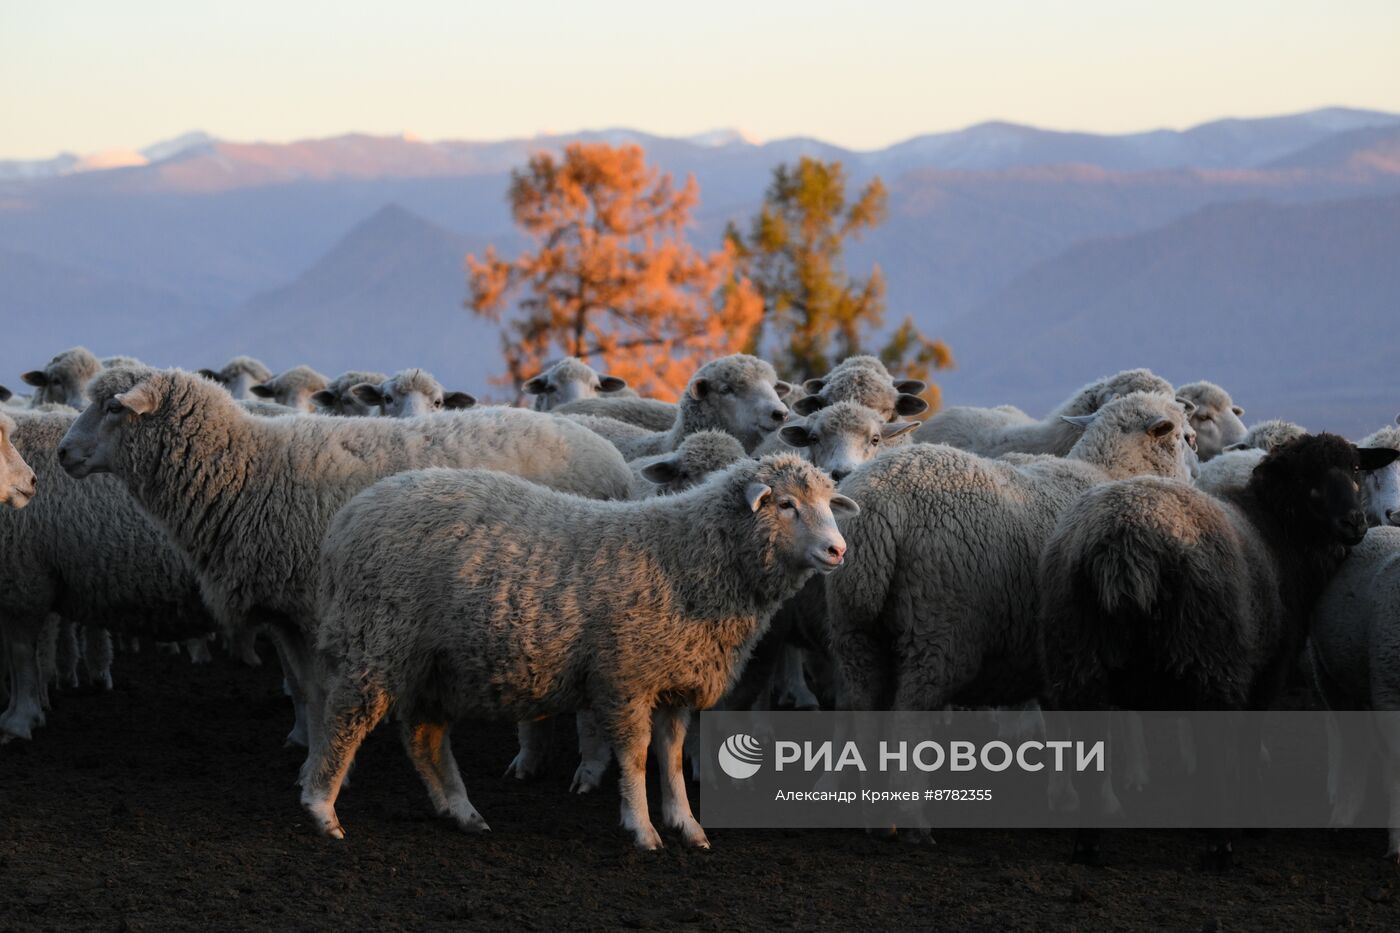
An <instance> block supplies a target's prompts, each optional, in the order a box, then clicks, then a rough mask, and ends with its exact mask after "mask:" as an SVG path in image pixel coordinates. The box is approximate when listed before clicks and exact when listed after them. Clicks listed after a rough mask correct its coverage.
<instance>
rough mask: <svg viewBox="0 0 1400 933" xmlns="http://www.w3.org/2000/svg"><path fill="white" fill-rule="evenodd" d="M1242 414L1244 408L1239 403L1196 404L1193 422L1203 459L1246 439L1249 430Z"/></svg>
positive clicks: (1207, 458)
mask: <svg viewBox="0 0 1400 933" xmlns="http://www.w3.org/2000/svg"><path fill="white" fill-rule="evenodd" d="M1242 414H1244V409H1243V408H1241V407H1240V406H1238V405H1210V404H1204V405H1203V404H1200V403H1199V402H1198V403H1197V404H1196V410H1195V411H1193V412H1192V413H1191V424H1192V426H1193V427H1195V429H1196V443H1197V450H1198V452H1199V453H1200V455H1201V459H1202V460H1209V459H1210V458H1211V457H1214V456H1215V455H1216V454H1218V453H1220V452H1222V451H1224V450H1228V449H1229V448H1231V447H1232V446H1234V445H1235V444H1239V443H1241V442H1242V441H1244V438H1245V435H1246V434H1248V433H1249V431H1248V429H1247V428H1246V427H1245V426H1244V422H1243V421H1241V420H1240V415H1242Z"/></svg>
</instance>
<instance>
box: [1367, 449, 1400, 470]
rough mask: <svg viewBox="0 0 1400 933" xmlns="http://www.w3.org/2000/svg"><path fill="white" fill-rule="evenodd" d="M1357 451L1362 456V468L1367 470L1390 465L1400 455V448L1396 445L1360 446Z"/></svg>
mask: <svg viewBox="0 0 1400 933" xmlns="http://www.w3.org/2000/svg"><path fill="white" fill-rule="evenodd" d="M1356 452H1357V454H1358V455H1359V456H1360V458H1361V469H1362V470H1365V471H1367V472H1370V471H1371V470H1379V469H1380V468H1381V467H1385V466H1390V465H1391V464H1392V463H1394V462H1395V458H1396V457H1400V450H1396V449H1395V448H1394V447H1358V448H1356Z"/></svg>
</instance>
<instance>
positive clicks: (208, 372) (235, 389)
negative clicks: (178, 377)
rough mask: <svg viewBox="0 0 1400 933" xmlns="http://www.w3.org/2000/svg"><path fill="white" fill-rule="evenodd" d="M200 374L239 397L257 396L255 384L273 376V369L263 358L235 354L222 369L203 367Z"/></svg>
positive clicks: (249, 397) (251, 397)
mask: <svg viewBox="0 0 1400 933" xmlns="http://www.w3.org/2000/svg"><path fill="white" fill-rule="evenodd" d="M199 374H200V375H201V376H203V377H204V378H205V379H210V380H213V381H214V382H217V383H218V384H219V385H221V386H223V387H224V388H225V389H227V390H228V394H229V395H232V396H233V397H234V398H237V399H254V398H257V397H258V396H256V395H255V394H254V393H253V386H255V385H257V384H259V383H262V382H267V381H268V380H269V379H271V378H272V370H270V369H268V368H267V367H266V366H264V365H263V363H262V361H261V360H255V359H253V358H252V357H251V356H235V357H234V358H233V359H231V360H229V361H228V362H227V363H225V364H224V365H223V368H222V369H201V370H200V371H199Z"/></svg>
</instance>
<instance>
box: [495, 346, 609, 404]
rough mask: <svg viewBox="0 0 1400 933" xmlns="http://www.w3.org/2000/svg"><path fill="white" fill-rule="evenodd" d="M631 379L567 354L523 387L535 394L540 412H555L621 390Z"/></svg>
mask: <svg viewBox="0 0 1400 933" xmlns="http://www.w3.org/2000/svg"><path fill="white" fill-rule="evenodd" d="M625 388H627V380H625V379H620V378H618V377H617V376H609V375H605V374H602V373H599V372H597V371H596V370H594V369H593V367H591V366H589V365H588V364H587V363H584V362H582V361H581V360H578V359H575V358H574V357H572V356H570V357H566V358H564V359H562V360H560V361H559V362H557V363H555V364H554V365H553V366H551V367H549V369H546V370H545V371H544V372H542V373H540V374H539V375H538V376H536V377H534V378H533V379H529V380H527V381H526V382H525V384H524V385H523V386H521V389H522V390H523V391H524V392H525V394H527V395H533V396H534V397H535V410H536V411H553V410H554V409H556V408H558V407H559V406H560V405H566V404H568V403H569V402H576V401H578V400H579V399H585V398H597V397H598V395H599V394H600V393H605V392H621V391H622V390H623V389H625Z"/></svg>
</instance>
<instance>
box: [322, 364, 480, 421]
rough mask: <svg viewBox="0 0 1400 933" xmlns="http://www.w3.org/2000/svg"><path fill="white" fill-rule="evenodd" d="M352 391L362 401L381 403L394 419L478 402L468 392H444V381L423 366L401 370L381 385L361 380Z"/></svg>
mask: <svg viewBox="0 0 1400 933" xmlns="http://www.w3.org/2000/svg"><path fill="white" fill-rule="evenodd" d="M350 392H351V394H352V395H353V396H354V397H355V398H356V399H358V400H359V402H360V403H361V404H363V405H366V406H377V407H378V408H379V410H380V411H382V412H384V414H385V415H387V416H388V417H390V418H416V417H418V416H419V415H430V414H432V413H433V412H435V411H443V410H444V409H453V410H458V409H463V408H471V407H472V406H473V405H475V404H476V399H475V398H474V397H472V396H471V395H468V394H467V393H466V392H445V391H443V388H442V384H441V383H440V382H438V381H437V380H436V379H434V378H433V376H432V375H431V374H429V373H426V372H424V371H423V370H421V369H405V370H403V371H402V372H397V373H395V374H394V375H393V376H392V377H390V378H388V379H386V380H384V381H383V382H381V383H380V384H379V385H377V386H376V385H371V384H369V383H360V384H359V385H357V386H355V387H354V388H352V389H351V390H350Z"/></svg>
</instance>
